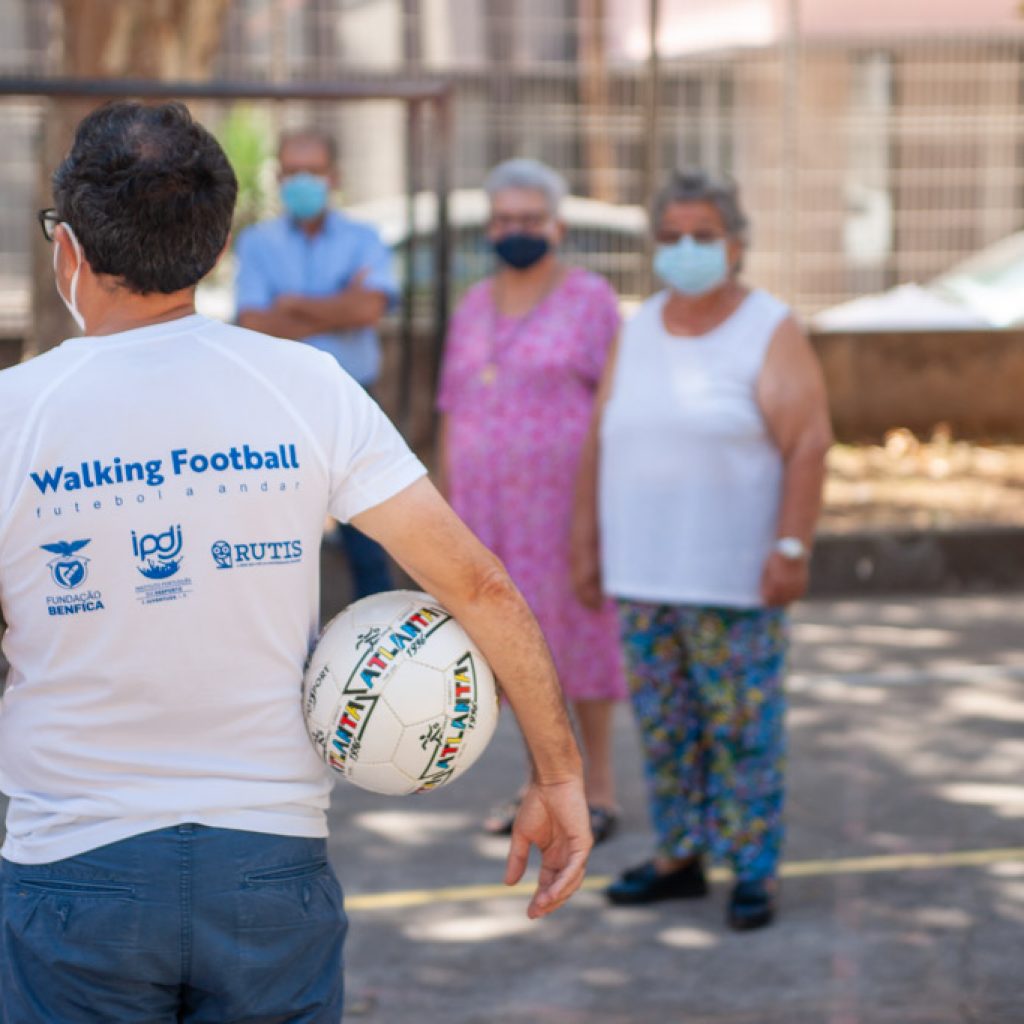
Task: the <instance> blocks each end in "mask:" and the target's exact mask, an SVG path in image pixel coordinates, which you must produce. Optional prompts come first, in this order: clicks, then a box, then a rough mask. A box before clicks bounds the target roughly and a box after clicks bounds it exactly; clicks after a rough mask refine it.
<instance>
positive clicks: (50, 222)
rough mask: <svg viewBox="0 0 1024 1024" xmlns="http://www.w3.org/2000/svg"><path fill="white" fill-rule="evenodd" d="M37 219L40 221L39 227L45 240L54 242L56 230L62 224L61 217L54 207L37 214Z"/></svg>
mask: <svg viewBox="0 0 1024 1024" xmlns="http://www.w3.org/2000/svg"><path fill="white" fill-rule="evenodd" d="M36 219H37V220H38V221H39V226H40V227H41V228H42V229H43V238H45V239H46V240H47V241H48V242H52V241H53V232H54V229H55V228H56V227H57V225H58V224H59V223H60V216H59V215H58V213H57V211H56V210H55V209H54V208H53V207H52V206H50V207H47V208H46V209H45V210H40V211H39V212H38V213H37V214H36Z"/></svg>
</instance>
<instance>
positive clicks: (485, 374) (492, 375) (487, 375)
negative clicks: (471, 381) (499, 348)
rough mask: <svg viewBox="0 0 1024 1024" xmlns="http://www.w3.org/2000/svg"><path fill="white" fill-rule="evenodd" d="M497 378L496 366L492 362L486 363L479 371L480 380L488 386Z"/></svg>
mask: <svg viewBox="0 0 1024 1024" xmlns="http://www.w3.org/2000/svg"><path fill="white" fill-rule="evenodd" d="M497 379H498V368H497V366H495V365H494V363H488V364H487V365H486V366H485V367H484V368H483V369H482V370H481V371H480V380H481V381H482V382H483V383H484V384H486V385H487V387H490V386H491V385H492V384H493V383H494V382H495V381H496V380H497Z"/></svg>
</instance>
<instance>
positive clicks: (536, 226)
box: [490, 213, 551, 231]
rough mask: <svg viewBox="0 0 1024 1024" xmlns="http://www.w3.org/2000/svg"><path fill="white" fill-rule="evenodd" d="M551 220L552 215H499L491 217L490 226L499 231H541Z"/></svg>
mask: <svg viewBox="0 0 1024 1024" xmlns="http://www.w3.org/2000/svg"><path fill="white" fill-rule="evenodd" d="M549 220H551V214H550V213H522V214H520V215H519V216H515V215H513V214H506V213H499V214H495V215H494V216H493V217H491V220H490V226H491V227H492V228H494V229H496V230H498V231H517V230H518V231H539V230H540V229H541V228H543V227H544V225H545V224H547V223H548V221H549Z"/></svg>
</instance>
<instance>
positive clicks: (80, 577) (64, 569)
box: [42, 539, 90, 590]
mask: <svg viewBox="0 0 1024 1024" xmlns="http://www.w3.org/2000/svg"><path fill="white" fill-rule="evenodd" d="M88 543H90V541H89V540H88V539H85V540H59V541H57V542H56V543H55V544H43V545H42V550H43V551H49V552H50V554H53V555H56V556H57V557H56V558H52V559H50V561H49V562H47V563H46V564H47V566H49V569H50V575H51V576H52V577H53V582H54V583H56V584H57V586H58V587H63V588H64V589H65V590H74V589H75V588H76V587H80V586H81V585H82V584H83V583H84V582H85V581H86V578H87V577H88V575H89V559H88V558H84V557H83V556H82V555H80V554H78V552H79V551H81V550H82V548H84V547H85V546H86V544H88Z"/></svg>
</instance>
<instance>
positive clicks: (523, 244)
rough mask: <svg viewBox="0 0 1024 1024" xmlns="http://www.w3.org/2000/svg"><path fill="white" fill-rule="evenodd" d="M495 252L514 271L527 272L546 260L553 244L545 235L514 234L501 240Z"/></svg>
mask: <svg viewBox="0 0 1024 1024" xmlns="http://www.w3.org/2000/svg"><path fill="white" fill-rule="evenodd" d="M493 244H494V252H495V254H496V255H497V257H498V259H499V260H501V261H502V263H506V264H508V266H510V267H512V268H513V269H514V270H526V269H527V268H528V267H532V266H533V265H534V263H537V262H538V261H540V260H542V259H544V257H545V256H547V254H548V252H549V251H550V249H551V242H550V241H548V239H546V238H545V237H544V236H543V235H527V234H525V233H522V234H514V235H505V237H504V238H499V239H498V240H497V241H496V242H494V243H493Z"/></svg>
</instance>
